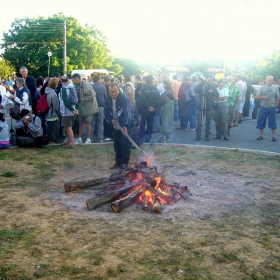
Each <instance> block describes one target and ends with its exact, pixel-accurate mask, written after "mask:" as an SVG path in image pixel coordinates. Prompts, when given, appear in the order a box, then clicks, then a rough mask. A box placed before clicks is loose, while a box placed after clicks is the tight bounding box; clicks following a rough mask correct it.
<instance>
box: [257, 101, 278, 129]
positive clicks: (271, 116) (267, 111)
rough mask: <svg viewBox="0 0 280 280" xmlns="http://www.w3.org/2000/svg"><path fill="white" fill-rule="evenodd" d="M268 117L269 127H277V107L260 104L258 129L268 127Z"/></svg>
mask: <svg viewBox="0 0 280 280" xmlns="http://www.w3.org/2000/svg"><path fill="white" fill-rule="evenodd" d="M267 118H268V128H271V129H276V128H277V125H276V107H275V106H274V107H270V108H266V107H263V106H260V109H259V114H258V120H257V129H264V128H265V127H266V119H267Z"/></svg>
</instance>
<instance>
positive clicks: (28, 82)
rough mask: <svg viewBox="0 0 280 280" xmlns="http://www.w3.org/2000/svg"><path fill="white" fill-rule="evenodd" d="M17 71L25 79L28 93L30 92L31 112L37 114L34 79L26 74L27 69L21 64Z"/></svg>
mask: <svg viewBox="0 0 280 280" xmlns="http://www.w3.org/2000/svg"><path fill="white" fill-rule="evenodd" d="M19 73H20V75H21V77H22V78H23V79H25V85H26V86H27V87H28V89H29V91H30V94H31V100H30V102H29V103H30V104H31V106H32V112H33V114H35V115H36V114H37V111H36V94H35V93H36V89H37V86H36V81H35V79H34V78H33V77H31V76H28V69H27V68H26V67H25V66H21V67H20V69H19Z"/></svg>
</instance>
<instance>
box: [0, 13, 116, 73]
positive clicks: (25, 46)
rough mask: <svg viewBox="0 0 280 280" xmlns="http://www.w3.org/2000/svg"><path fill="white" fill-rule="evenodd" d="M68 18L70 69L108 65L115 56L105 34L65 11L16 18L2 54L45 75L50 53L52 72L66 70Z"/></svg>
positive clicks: (6, 36) (6, 35)
mask: <svg viewBox="0 0 280 280" xmlns="http://www.w3.org/2000/svg"><path fill="white" fill-rule="evenodd" d="M64 20H66V26H67V33H66V41H67V72H68V73H71V71H72V70H74V69H93V68H108V67H111V66H112V62H113V57H112V55H111V54H110V52H109V50H108V48H107V41H106V38H105V37H104V36H103V34H102V33H101V31H99V30H98V29H97V28H96V27H95V26H86V27H85V28H84V27H82V26H81V25H80V24H79V22H78V21H77V20H76V19H75V18H73V17H66V16H65V15H63V14H62V13H60V14H57V15H53V16H52V17H48V18H44V17H38V18H36V19H35V18H24V19H15V21H14V22H13V23H12V26H11V29H10V30H9V31H8V32H6V33H4V40H3V41H4V43H3V44H2V45H1V46H2V48H4V49H5V51H4V54H3V57H4V58H5V59H8V60H9V61H10V62H11V63H12V65H14V66H15V67H16V69H19V68H20V67H21V66H22V65H24V66H26V67H27V68H28V69H29V72H30V73H31V75H34V76H38V75H46V74H47V70H48V56H47V53H48V52H49V51H50V52H52V56H51V58H50V61H51V67H50V68H51V70H50V73H54V72H60V73H62V71H63V22H64Z"/></svg>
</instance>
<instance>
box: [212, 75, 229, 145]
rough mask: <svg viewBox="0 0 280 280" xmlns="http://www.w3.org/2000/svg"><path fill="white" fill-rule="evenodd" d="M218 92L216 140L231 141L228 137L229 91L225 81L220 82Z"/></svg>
mask: <svg viewBox="0 0 280 280" xmlns="http://www.w3.org/2000/svg"><path fill="white" fill-rule="evenodd" d="M217 91H218V93H219V97H214V102H215V104H216V106H215V126H216V138H215V139H221V137H222V136H223V138H224V140H226V141H229V139H228V137H227V123H228V105H227V99H228V89H227V88H225V80H224V79H220V80H219V81H218V87H217Z"/></svg>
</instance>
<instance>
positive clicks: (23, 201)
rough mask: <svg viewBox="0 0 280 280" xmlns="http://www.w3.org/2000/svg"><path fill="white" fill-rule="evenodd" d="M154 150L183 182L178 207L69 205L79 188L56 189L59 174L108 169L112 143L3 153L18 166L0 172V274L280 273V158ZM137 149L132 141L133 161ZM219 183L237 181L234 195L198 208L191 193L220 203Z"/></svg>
mask: <svg viewBox="0 0 280 280" xmlns="http://www.w3.org/2000/svg"><path fill="white" fill-rule="evenodd" d="M153 149H154V151H155V160H156V162H159V163H161V165H162V167H164V166H166V168H169V169H170V176H175V175H176V178H177V180H180V182H185V183H187V184H188V185H189V188H190V191H191V194H192V195H189V196H187V197H186V201H185V202H184V205H185V207H186V208H185V209H183V210H182V211H179V210H171V211H170V212H166V213H163V214H162V215H152V214H151V213H142V212H137V211H135V212H132V213H130V212H123V213H120V214H118V215H115V214H112V213H111V212H108V210H106V208H104V209H98V210H97V211H92V212H88V211H86V210H85V209H76V208H74V207H73V206H72V205H71V204H68V203H69V202H72V201H75V199H76V197H77V195H78V194H67V195H66V194H63V192H62V186H63V182H65V181H68V180H70V179H72V178H76V177H75V176H79V178H82V177H83V176H85V177H87V176H91V175H92V176H100V177H103V176H104V174H109V172H110V171H109V169H108V167H109V166H111V165H112V163H113V162H114V151H113V147H112V145H98V146H97V145H96V146H95V145H88V146H86V145H85V146H79V147H76V148H75V149H74V150H65V149H62V148H61V147H58V146H52V147H46V148H42V149H11V150H5V151H3V152H1V154H0V160H2V161H3V162H4V161H5V166H16V167H17V168H16V173H14V172H11V171H7V170H5V169H3V170H2V174H1V177H0V191H1V195H0V211H1V224H0V279H26V280H27V279H105V280H109V279H121V280H122V279H132V280H146V279H147V280H158V279H160V280H162V279H168V280H169V279H186V280H189V279H199V280H201V279H246V280H251V279H279V275H280V265H279V263H280V249H279V242H280V226H279V225H280V221H279V219H280V216H279V201H280V192H279V187H278V186H276V185H275V182H276V181H275V178H277V176H278V175H279V170H280V160H279V157H265V156H262V155H255V154H249V153H248V154H244V153H239V152H236V151H211V150H202V149H191V148H184V147H172V146H168V147H167V146H161V147H158V146H156V147H154V148H153ZM138 157H139V152H137V151H136V150H132V156H131V162H135V161H136V160H137V158H138ZM9 172H10V173H9ZM3 174H4V176H3ZM101 174H102V176H101ZM217 178H218V179H217ZM196 180H199V181H200V182H201V184H198V185H197V184H196V183H195V182H196ZM225 181H226V182H225ZM240 182H243V183H242V184H241V183H240ZM207 184H208V185H207ZM207 186H208V187H209V188H206V187H207ZM223 188H228V190H233V191H235V190H236V192H229V195H231V196H233V197H232V201H233V203H232V204H227V205H226V207H225V209H226V210H225V209H223V208H221V209H218V210H217V211H220V212H218V213H208V212H207V213H202V210H203V209H206V208H201V207H200V203H203V202H204V200H205V197H206V196H202V197H201V199H200V196H196V193H197V192H198V191H199V190H200V189H201V191H200V195H203V194H204V191H209V194H208V195H209V196H211V197H212V198H213V201H211V203H214V204H215V203H221V201H216V200H215V195H218V194H219V192H220V191H222V190H223ZM238 188H240V189H241V197H239V196H238V193H237V189H238ZM63 196H65V197H66V198H65V199H64V200H62V199H56V198H57V197H63ZM197 197H198V198H197ZM195 199H198V200H197V201H198V202H199V203H198V204H194V202H193V201H195ZM225 199H227V198H225ZM204 203H206V202H204ZM192 207H197V209H195V212H197V217H196V216H194V217H192V216H191V214H190V213H192V212H191V210H192ZM209 207H210V206H209ZM209 209H211V207H210V208H209ZM200 211H201V213H199V212H200ZM209 211H210V210H209ZM220 214H221V215H220ZM199 217H203V219H201V218H199ZM255 259H256V260H255Z"/></svg>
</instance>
